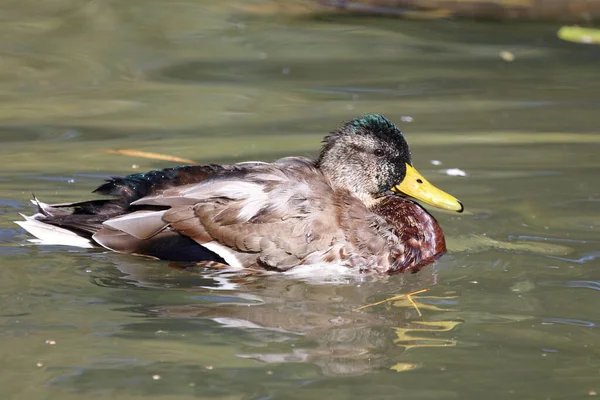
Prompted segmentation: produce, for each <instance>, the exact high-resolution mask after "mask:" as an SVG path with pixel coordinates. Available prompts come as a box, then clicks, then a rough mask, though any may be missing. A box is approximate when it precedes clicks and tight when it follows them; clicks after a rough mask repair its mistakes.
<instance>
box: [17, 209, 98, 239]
mask: <svg viewBox="0 0 600 400" xmlns="http://www.w3.org/2000/svg"><path fill="white" fill-rule="evenodd" d="M35 204H37V203H35ZM40 204H41V203H40ZM37 215H40V214H36V215H34V216H32V217H28V216H27V215H23V214H21V216H22V217H23V218H24V219H25V221H14V223H15V224H17V225H19V226H20V227H21V228H23V229H25V230H26V231H27V232H29V233H30V234H32V235H33V236H35V237H36V239H30V240H29V241H30V242H32V243H37V244H42V245H57V246H72V247H81V248H85V249H91V248H93V247H94V246H93V245H92V242H90V241H89V240H88V239H86V238H84V237H81V236H79V235H77V234H76V233H73V232H71V231H68V230H66V229H63V228H59V227H58V226H53V225H50V224H46V223H44V222H41V221H38V220H37V219H36V216H37Z"/></svg>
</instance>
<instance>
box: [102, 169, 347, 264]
mask: <svg viewBox="0 0 600 400" xmlns="http://www.w3.org/2000/svg"><path fill="white" fill-rule="evenodd" d="M333 197H334V195H333V191H332V189H331V187H330V186H329V185H328V184H327V182H326V180H325V178H324V177H323V175H322V174H321V173H320V172H319V171H318V170H317V169H315V168H314V167H312V165H310V164H308V163H307V162H305V161H304V160H299V161H298V162H296V161H289V159H288V160H287V161H285V162H278V163H274V164H253V165H239V166H238V167H237V168H236V169H235V170H232V171H230V172H228V173H219V174H213V175H212V176H211V177H210V178H209V179H206V180H204V181H202V182H200V183H197V184H188V185H183V186H177V187H172V188H168V189H165V190H162V191H156V192H155V193H154V194H153V195H150V196H145V197H142V198H140V199H138V200H135V201H133V202H132V203H131V206H132V207H137V208H141V209H143V208H148V209H147V210H140V211H137V212H135V213H131V214H127V215H125V216H121V217H118V218H113V219H109V220H108V221H106V222H104V225H105V228H106V229H109V230H113V231H114V230H116V231H118V232H123V233H126V234H128V235H130V236H133V237H135V238H137V239H141V240H145V239H150V238H152V237H154V236H155V235H157V233H160V232H163V231H165V230H175V231H177V232H178V233H180V234H182V235H184V236H187V237H189V238H191V239H193V240H194V241H195V242H197V243H200V244H205V245H207V244H218V245H220V246H223V247H226V248H227V249H228V250H230V251H231V252H232V253H233V256H235V257H241V258H242V259H244V260H245V261H244V264H246V263H247V262H248V260H253V261H255V262H256V263H258V264H260V265H261V266H263V267H267V268H274V269H281V270H284V269H287V268H290V267H292V266H294V265H297V264H298V263H300V262H301V261H302V260H303V259H305V258H306V257H307V256H308V255H309V254H314V253H315V252H322V251H326V250H327V249H329V248H331V246H332V244H333V243H334V242H335V241H336V240H338V241H339V240H342V239H343V233H342V232H341V231H340V229H339V227H338V225H337V223H336V215H337V214H336V213H337V211H336V206H335V204H334V201H333ZM103 235H104V233H103V231H100V232H99V233H98V234H96V235H94V239H95V240H97V241H99V242H100V243H102V240H103V238H102V236H103ZM207 247H210V246H209V245H207ZM249 255H251V257H248V256H249ZM245 266H246V265H245Z"/></svg>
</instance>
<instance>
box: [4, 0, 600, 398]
mask: <svg viewBox="0 0 600 400" xmlns="http://www.w3.org/2000/svg"><path fill="white" fill-rule="evenodd" d="M240 4H241V2H239V3H238V2H235V1H229V0H224V1H221V2H219V3H216V2H209V1H205V2H201V1H191V0H181V1H176V2H167V1H158V0H144V1H141V0H131V1H127V2H110V1H87V0H85V1H79V0H61V1H53V2H39V1H32V0H29V1H20V2H16V1H13V2H4V3H3V4H2V5H1V6H0V16H1V17H0V18H1V22H0V142H1V146H0V160H1V161H2V171H1V172H0V257H1V258H0V299H1V300H0V397H1V398H3V399H61V400H69V399H82V398H86V399H88V398H109V397H110V398H118V399H139V398H142V397H145V398H154V399H191V398H211V399H310V398H316V399H320V398H329V399H348V398H367V399H398V398H406V399H482V398H486V399H489V398H493V399H579V398H587V397H590V395H594V393H595V392H600V331H598V330H597V329H599V326H600V310H599V307H598V304H599V300H600V298H599V294H600V292H599V290H600V270H599V267H600V265H599V264H600V232H599V231H600V179H599V178H598V173H599V170H600V157H598V155H599V154H600V130H599V121H600V120H599V117H598V115H599V113H598V110H599V109H600V108H599V106H600V69H599V68H598V65H599V61H600V53H599V49H600V48H598V47H597V46H596V47H594V46H586V45H575V44H571V43H565V42H561V41H559V40H558V39H557V38H556V34H555V33H556V30H557V28H558V26H552V25H526V24H502V23H493V24H485V23H471V22H466V21H463V22H456V21H429V22H427V21H423V22H419V21H400V20H395V19H368V18H367V19H352V18H347V17H345V18H340V19H335V18H332V17H323V18H310V17H307V16H302V15H301V16H297V17H281V16H272V15H265V14H256V13H249V12H246V10H245V9H244V8H243V7H241V6H240ZM249 4H254V5H258V6H261V4H262V3H260V1H259V2H255V3H249ZM258 9H263V8H260V7H259V8H258ZM502 51H508V52H511V53H512V54H513V55H514V57H515V59H514V61H512V62H507V61H504V60H503V59H502V58H501V57H500V56H499V53H500V52H502ZM365 112H379V113H384V114H386V115H387V116H388V117H390V118H391V119H393V120H394V121H396V122H398V124H399V125H400V126H401V128H402V129H403V130H404V131H405V132H406V137H407V139H408V141H409V143H410V145H411V147H412V152H413V160H414V163H415V165H416V166H417V167H418V169H419V170H420V171H421V173H423V174H424V175H425V176H426V177H428V179H430V181H432V182H433V183H434V184H436V185H438V186H439V187H442V188H443V189H445V190H447V191H448V192H450V193H452V194H453V195H455V196H457V197H458V198H459V199H461V200H462V201H463V202H464V204H465V206H466V208H467V212H466V213H465V214H463V215H457V214H450V213H443V212H436V211H433V213H434V214H435V216H436V217H437V218H438V220H439V222H440V223H441V225H442V227H443V228H444V231H445V233H446V236H447V239H448V244H449V248H450V251H449V253H448V254H447V255H446V256H444V257H443V258H442V259H441V260H440V261H439V262H438V263H437V264H436V265H434V266H431V267H428V268H425V269H424V270H422V271H421V272H420V273H419V274H416V275H410V276H407V275H405V276H394V277H390V278H388V279H371V278H367V277H365V278H364V279H363V280H359V281H357V280H352V281H348V282H338V283H337V284H334V283H322V284H315V283H314V282H306V281H303V280H299V279H294V278H290V277H268V278H260V279H256V278H239V279H237V287H235V288H228V287H229V286H227V285H224V283H225V282H224V281H222V280H215V279H212V278H211V277H210V276H207V274H206V273H202V271H199V272H197V273H193V272H185V271H180V270H177V269H174V268H170V266H169V264H168V263H163V262H153V261H147V260H143V259H139V258H135V257H130V256H123V255H118V254H110V253H105V252H103V251H89V250H79V249H70V248H64V247H38V246H35V245H32V244H29V243H28V242H27V239H28V238H29V237H28V236H27V235H26V234H25V233H24V232H23V231H22V230H21V229H20V228H19V227H18V226H16V225H14V224H12V221H13V220H16V219H19V217H18V214H17V213H18V212H23V213H31V212H32V211H33V209H32V207H31V206H30V205H29V203H28V200H29V198H30V193H31V192H35V194H36V195H37V196H38V197H40V198H41V199H42V200H44V201H47V202H52V201H65V200H77V199H85V198H89V197H90V196H91V195H90V194H89V192H90V191H91V190H93V189H94V188H95V187H96V186H97V185H99V184H100V183H101V181H102V179H104V178H106V177H108V176H110V175H123V174H128V173H131V172H135V171H141V170H147V169H152V168H162V167H167V166H171V165H173V163H170V162H165V161H155V160H149V159H143V158H136V157H129V156H124V155H116V154H108V153H106V152H104V151H103V150H106V149H111V148H121V149H123V148H125V149H137V150H144V151H153V152H159V153H165V154H170V155H174V156H178V157H184V158H191V159H194V160H197V161H198V162H230V161H234V160H248V159H253V160H254V159H262V160H273V159H275V158H277V157H280V156H283V155H291V154H297V155H306V154H311V155H314V154H315V152H316V151H317V149H318V146H319V141H320V138H321V137H322V136H323V134H324V133H326V132H328V131H330V130H332V129H333V128H335V127H336V126H337V125H338V124H339V123H340V122H341V121H344V120H348V119H351V118H354V117H355V116H358V115H360V114H362V113H365ZM408 117H410V118H408ZM411 119H412V122H408V121H409V120H411ZM402 120H404V122H402ZM432 160H438V161H441V163H442V164H441V165H434V164H432V163H431V161H432ZM134 167H135V168H134ZM447 168H460V169H461V170H463V171H465V172H466V173H467V176H466V177H461V176H449V175H447V174H446V173H445V172H444V171H443V170H444V169H447ZM421 289H429V291H427V292H424V293H421V294H418V295H415V296H414V301H415V302H416V304H417V306H418V307H419V311H420V312H421V314H422V316H420V315H419V313H418V312H417V310H416V309H415V307H414V306H413V305H412V304H410V303H409V302H408V301H407V300H406V299H399V300H398V301H395V302H389V303H387V304H382V305H378V306H373V307H370V308H365V309H362V310H360V311H353V309H355V308H357V307H359V306H361V305H365V304H368V303H372V302H376V301H379V300H383V299H385V298H387V297H391V296H394V295H398V294H401V293H409V292H413V291H418V290H421Z"/></svg>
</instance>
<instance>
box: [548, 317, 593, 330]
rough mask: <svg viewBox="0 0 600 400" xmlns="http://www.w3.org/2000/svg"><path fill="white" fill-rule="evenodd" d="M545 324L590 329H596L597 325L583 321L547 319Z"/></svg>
mask: <svg viewBox="0 0 600 400" xmlns="http://www.w3.org/2000/svg"><path fill="white" fill-rule="evenodd" d="M544 323H546V324H563V325H571V326H582V327H588V328H593V327H596V324H595V323H593V322H590V321H584V320H581V319H570V318H547V319H545V320H544Z"/></svg>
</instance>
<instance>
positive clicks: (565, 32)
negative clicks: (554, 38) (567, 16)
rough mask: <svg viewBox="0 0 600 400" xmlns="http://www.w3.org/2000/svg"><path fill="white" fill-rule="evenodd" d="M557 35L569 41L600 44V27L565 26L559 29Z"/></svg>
mask: <svg viewBox="0 0 600 400" xmlns="http://www.w3.org/2000/svg"><path fill="white" fill-rule="evenodd" d="M557 35H558V37H559V38H560V39H562V40H566V41H567V42H575V43H585V44H600V29H594V28H582V27H580V26H563V27H562V28H560V29H559V30H558V32H557Z"/></svg>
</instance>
